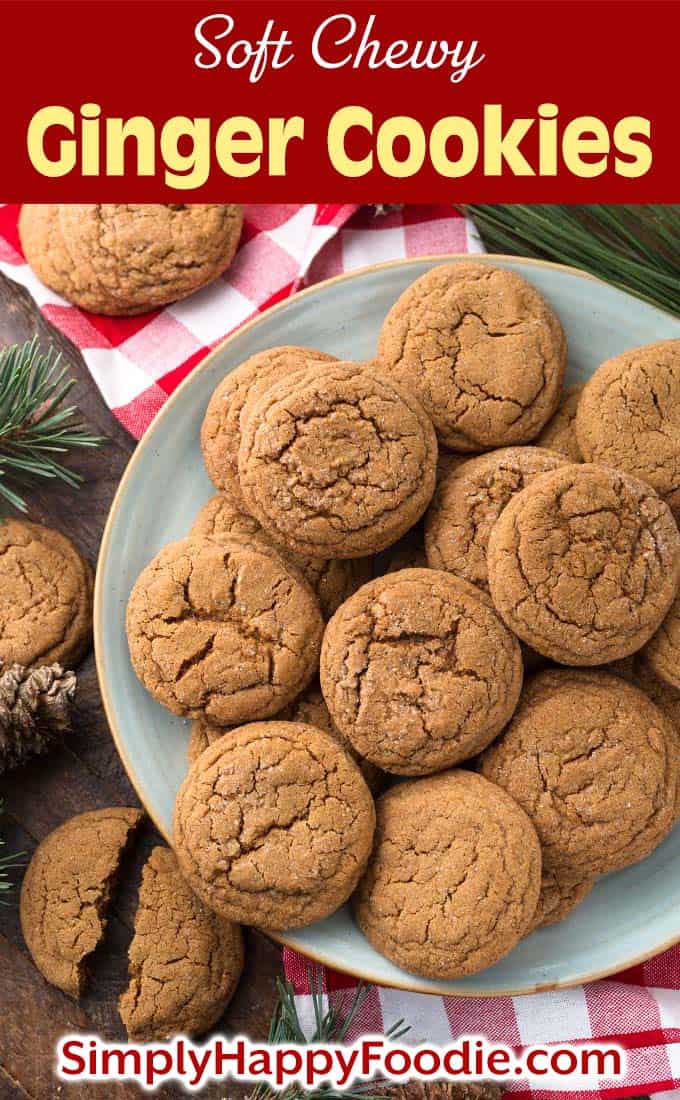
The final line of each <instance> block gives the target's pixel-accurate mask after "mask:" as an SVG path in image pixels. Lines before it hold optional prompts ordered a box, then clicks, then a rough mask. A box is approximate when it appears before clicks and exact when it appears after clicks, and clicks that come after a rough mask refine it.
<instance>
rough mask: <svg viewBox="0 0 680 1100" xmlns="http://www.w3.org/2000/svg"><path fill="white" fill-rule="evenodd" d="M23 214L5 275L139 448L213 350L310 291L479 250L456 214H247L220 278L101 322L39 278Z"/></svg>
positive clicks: (7, 227)
mask: <svg viewBox="0 0 680 1100" xmlns="http://www.w3.org/2000/svg"><path fill="white" fill-rule="evenodd" d="M18 215H19V207H18V206H14V205H5V206H0V271H2V272H3V273H4V274H5V275H7V276H9V278H10V279H14V280H15V282H18V283H21V284H22V285H23V286H25V287H27V288H28V290H29V291H30V292H31V294H32V295H33V297H34V298H35V300H36V302H37V303H38V305H39V306H40V308H41V310H42V312H43V313H44V315H45V317H47V318H48V320H50V321H51V322H52V323H53V324H54V325H55V326H56V327H57V328H58V329H61V331H62V332H63V333H65V334H66V336H68V337H69V338H70V339H71V340H72V341H73V343H74V344H75V345H76V347H78V348H79V349H80V351H81V352H82V354H83V356H84V358H85V362H86V363H87V365H88V367H89V369H90V371H91V373H92V377H93V378H94V380H95V382H96V383H97V385H98V387H99V389H100V391H101V393H102V396H103V398H104V400H105V402H106V404H107V405H108V406H109V408H110V409H112V410H113V412H114V413H115V415H116V416H117V418H118V419H119V420H120V422H121V424H123V426H124V427H125V428H127V430H128V431H129V432H130V433H131V434H132V435H133V436H134V437H135V438H136V439H139V438H140V436H141V435H142V433H143V432H144V430H145V428H147V427H148V425H149V423H150V422H151V420H152V419H153V417H154V416H155V414H156V413H157V412H158V410H159V408H160V407H161V405H162V404H163V402H164V401H165V400H166V398H167V397H168V395H169V394H170V393H172V391H173V390H174V389H175V388H176V386H178V385H179V383H180V382H181V381H182V379H183V378H184V377H185V376H186V375H187V374H188V373H189V372H190V371H191V370H193V368H194V367H195V366H196V364H197V363H200V361H201V359H203V357H204V356H205V355H207V353H208V352H209V351H210V350H211V348H213V347H214V346H215V345H216V344H218V343H219V342H220V340H223V339H224V337H225V336H227V335H228V334H229V333H230V332H232V331H233V330H234V329H235V328H238V326H239V325H241V324H243V322H244V321H248V320H250V318H252V317H254V316H255V315H256V314H258V313H261V312H262V311H263V310H265V309H267V307H268V306H271V305H273V304H274V303H275V302H278V301H280V300H281V299H282V298H287V297H288V296H289V295H291V294H293V293H295V291H296V290H299V289H300V287H301V286H304V285H307V284H309V283H316V282H319V281H320V280H321V279H327V278H329V277H330V276H331V275H337V274H340V273H341V272H343V271H351V270H353V269H354V268H357V267H363V266H365V265H366V264H368V263H375V262H377V261H379V260H392V259H395V260H396V259H401V258H402V257H403V256H424V255H427V254H428V253H443V252H467V251H475V250H478V249H479V247H480V245H479V243H478V241H477V239H476V236H475V234H474V230H473V229H472V227H471V225H470V223H468V222H466V220H465V219H464V218H462V217H460V216H459V215H458V214H456V212H455V211H454V210H453V209H452V207H450V206H415V207H409V208H408V209H406V210H404V211H402V212H399V213H393V214H387V215H385V216H382V217H376V216H375V214H374V213H373V211H372V210H371V209H370V208H357V207H356V206H340V205H315V204H307V205H298V206H295V205H290V206H278V205H253V206H246V208H245V222H244V226H243V234H242V236H241V243H240V246H239V249H238V252H237V254H236V258H235V260H234V262H233V263H232V265H231V267H230V268H229V270H228V271H227V272H226V273H225V274H224V275H223V276H222V277H221V278H220V279H218V280H217V281H216V282H214V283H211V285H210V286H207V287H205V288H204V289H203V290H201V291H199V292H198V293H197V294H194V295H192V296H191V297H190V298H186V299H185V300H184V301H182V302H176V303H175V304H174V305H170V306H167V307H166V308H165V309H158V310H154V311H153V312H152V313H145V314H143V315H142V316H141V317H127V318H120V317H100V316H96V315H95V314H92V313H85V312H84V311H83V310H81V309H78V308H77V307H76V306H72V305H70V304H69V303H68V302H66V301H65V300H64V299H63V298H61V297H60V296H59V295H58V294H55V293H54V291H52V290H49V289H48V288H47V287H46V286H44V285H43V283H41V282H40V281H39V279H37V278H36V276H35V275H34V274H33V272H32V271H31V269H30V268H29V267H28V265H27V263H26V261H25V260H24V257H23V254H22V251H21V245H20V242H19V234H18V232H17V219H18Z"/></svg>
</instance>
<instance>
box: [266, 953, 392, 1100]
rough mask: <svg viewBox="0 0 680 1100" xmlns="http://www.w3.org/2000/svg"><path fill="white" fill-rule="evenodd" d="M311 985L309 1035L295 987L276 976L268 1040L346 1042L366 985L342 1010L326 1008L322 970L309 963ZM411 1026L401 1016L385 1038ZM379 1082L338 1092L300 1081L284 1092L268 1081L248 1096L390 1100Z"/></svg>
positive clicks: (289, 1099)
mask: <svg viewBox="0 0 680 1100" xmlns="http://www.w3.org/2000/svg"><path fill="white" fill-rule="evenodd" d="M308 974H309V987H310V989H311V995H312V1007H313V1010H314V1033H313V1034H312V1036H311V1038H309V1039H308V1038H307V1036H306V1035H305V1033H304V1030H303V1028H302V1024H301V1023H300V1019H299V1016H298V1012H297V1006H296V1004H295V991H294V989H293V986H292V985H291V983H290V982H284V981H281V979H280V978H279V979H277V982H276V988H277V992H278V997H279V999H278V1003H277V1005H276V1008H275V1009H274V1015H273V1017H272V1022H271V1024H270V1026H269V1034H268V1036H267V1041H268V1042H269V1043H283V1044H286V1043H298V1044H307V1043H342V1042H344V1040H345V1038H346V1037H347V1034H348V1032H349V1029H350V1027H351V1026H352V1023H353V1021H354V1020H355V1019H356V1016H357V1013H358V1012H359V1011H360V1009H361V1006H362V1005H363V1003H364V1001H365V999H366V996H367V994H368V989H367V987H366V986H365V985H364V984H363V983H362V982H359V984H358V986H357V988H356V990H355V992H354V995H353V997H352V1000H351V1002H350V1005H349V1007H348V1009H347V1010H346V1011H345V1012H343V1011H341V1010H340V1009H339V1008H337V1007H335V1006H333V1005H331V1006H330V1007H329V1008H327V1009H324V995H323V987H322V980H321V972H320V971H317V974H316V976H315V973H314V971H313V970H312V968H311V967H310V969H309V970H308ZM408 1030H409V1028H408V1026H407V1025H405V1024H404V1021H403V1020H398V1021H397V1023H395V1024H394V1025H393V1026H392V1027H391V1028H390V1029H389V1031H387V1032H386V1033H385V1034H386V1038H389V1039H399V1038H401V1036H402V1035H405V1034H406V1032H407V1031H408ZM375 1088H376V1086H375V1085H374V1084H371V1083H370V1082H365V1083H362V1084H359V1085H356V1086H354V1087H353V1088H352V1089H350V1090H349V1091H347V1090H344V1091H343V1092H338V1091H337V1090H336V1089H334V1088H332V1087H331V1086H326V1085H324V1086H322V1087H321V1088H319V1089H315V1090H314V1092H305V1091H304V1090H303V1089H302V1088H301V1087H300V1086H299V1085H291V1087H290V1088H288V1089H286V1091H285V1092H283V1093H281V1092H275V1091H274V1090H273V1089H271V1088H270V1087H269V1085H258V1086H257V1088H256V1089H255V1091H254V1092H253V1093H252V1094H251V1096H250V1098H249V1100H271V1098H273V1097H277V1098H278V1100H389V1095H388V1094H387V1093H384V1092H375V1091H374V1090H375Z"/></svg>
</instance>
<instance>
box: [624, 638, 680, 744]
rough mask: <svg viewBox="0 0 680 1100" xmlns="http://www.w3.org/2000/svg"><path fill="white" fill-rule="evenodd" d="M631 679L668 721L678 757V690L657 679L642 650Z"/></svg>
mask: <svg viewBox="0 0 680 1100" xmlns="http://www.w3.org/2000/svg"><path fill="white" fill-rule="evenodd" d="M633 679H634V682H635V683H636V684H637V686H638V687H639V688H640V689H641V690H642V691H644V693H645V695H648V696H649V698H650V699H651V700H652V702H653V703H656V705H657V707H658V708H659V710H662V711H663V713H664V714H665V715H666V717H667V718H668V719H669V720H670V722H671V724H672V726H673V727H674V729H675V730H676V732H677V734H678V754H679V755H680V690H678V688H675V687H672V686H671V685H670V684H667V683H665V682H664V681H663V680H660V679H659V677H658V676H657V675H656V673H655V672H654V671H653V670H652V669H651V668H650V666H649V664H648V663H647V661H646V655H645V651H644V650H643V651H642V653H641V654H640V656H639V657H637V658H636V660H635V665H634V672H633Z"/></svg>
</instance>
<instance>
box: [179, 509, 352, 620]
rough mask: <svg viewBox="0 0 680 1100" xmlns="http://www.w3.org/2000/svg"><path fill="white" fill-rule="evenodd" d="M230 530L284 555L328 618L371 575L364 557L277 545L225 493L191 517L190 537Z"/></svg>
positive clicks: (220, 535) (216, 535)
mask: <svg viewBox="0 0 680 1100" xmlns="http://www.w3.org/2000/svg"><path fill="white" fill-rule="evenodd" d="M232 534H233V535H242V536H244V537H246V538H248V539H251V540H252V539H260V540H262V541H263V542H264V543H266V544H268V545H270V546H274V547H275V548H276V550H277V551H278V553H280V554H283V555H284V556H285V555H288V556H289V557H290V559H291V560H292V562H293V564H294V565H296V566H297V568H298V569H299V570H300V571H301V572H302V574H303V575H304V577H305V578H306V580H307V581H309V583H310V584H311V586H312V588H313V589H314V591H315V593H316V596H317V599H318V601H319V605H320V607H321V613H322V614H323V617H324V619H330V617H331V615H332V614H333V612H334V611H335V610H337V608H338V607H339V606H340V604H341V603H343V601H344V600H346V599H347V597H348V596H351V595H352V592H356V590H357V588H358V587H359V585H361V584H364V583H365V581H367V580H369V578H370V577H371V573H372V570H371V562H370V560H369V559H368V558H342V559H340V558H331V559H330V560H324V559H323V558H304V557H301V556H300V555H299V554H295V553H294V552H292V551H290V550H286V549H285V548H284V547H282V546H277V545H276V543H274V542H273V540H272V539H271V538H270V537H269V535H268V534H267V533H266V532H265V531H264V530H263V528H262V526H261V524H259V523H258V521H257V520H256V519H255V517H254V516H251V515H249V514H248V512H244V511H243V509H242V507H241V506H240V505H239V504H238V503H237V502H236V501H234V500H233V499H232V498H231V497H230V496H229V494H228V493H217V494H216V495H215V496H214V497H211V499H210V500H209V501H208V503H207V504H206V505H204V507H203V508H202V509H201V511H200V512H199V514H198V515H197V517H196V519H195V520H194V524H193V527H192V528H191V537H192V538H215V539H221V538H223V537H224V536H227V537H228V536H230V535H232Z"/></svg>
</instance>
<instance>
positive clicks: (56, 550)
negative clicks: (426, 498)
mask: <svg viewBox="0 0 680 1100" xmlns="http://www.w3.org/2000/svg"><path fill="white" fill-rule="evenodd" d="M91 641H92V570H91V568H90V566H89V565H88V563H87V562H86V561H85V559H84V558H83V557H81V555H80V554H79V553H78V551H77V550H76V548H75V546H74V545H73V543H72V542H71V541H70V539H67V538H66V536H65V535H60V534H59V532H58V531H52V530H51V529H50V528H49V527H41V526H40V525H39V524H37V523H28V522H27V521H26V520H19V519H4V520H2V521H1V522H0V662H2V663H3V664H14V663H17V664H20V665H37V664H40V665H48V664H52V663H53V662H55V661H58V662H59V663H60V664H61V665H63V666H64V667H66V668H69V667H71V666H73V665H75V664H77V663H78V661H80V660H81V658H82V657H84V656H85V653H86V652H87V650H88V649H89V647H90V643H91Z"/></svg>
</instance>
